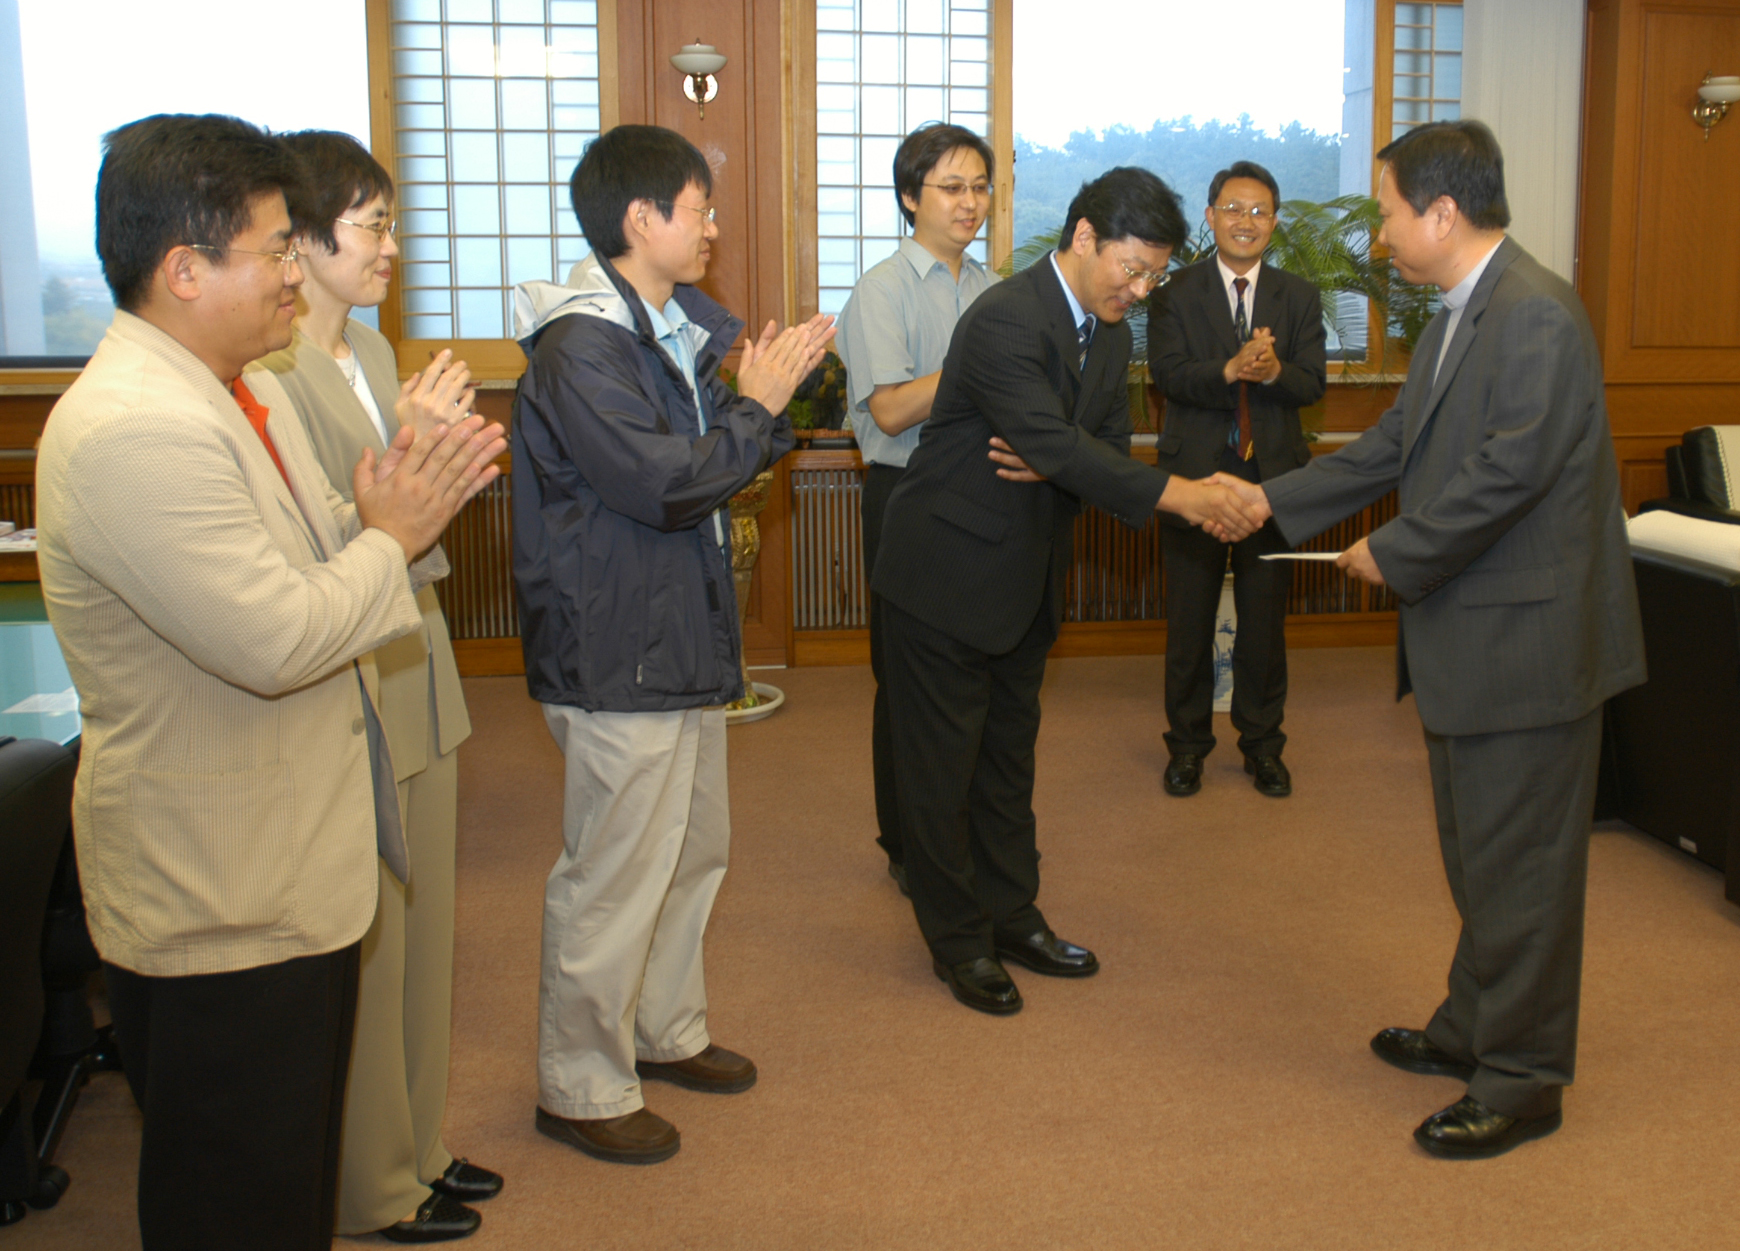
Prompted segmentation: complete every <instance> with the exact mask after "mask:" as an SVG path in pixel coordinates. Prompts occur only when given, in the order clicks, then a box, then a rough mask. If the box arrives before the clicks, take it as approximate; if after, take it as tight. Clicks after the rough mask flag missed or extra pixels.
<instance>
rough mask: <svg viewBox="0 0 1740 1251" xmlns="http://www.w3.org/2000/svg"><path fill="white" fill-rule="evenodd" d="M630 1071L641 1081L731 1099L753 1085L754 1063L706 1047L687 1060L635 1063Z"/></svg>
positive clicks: (733, 1054) (747, 1059) (641, 1061)
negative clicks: (666, 1083)
mask: <svg viewBox="0 0 1740 1251" xmlns="http://www.w3.org/2000/svg"><path fill="white" fill-rule="evenodd" d="M634 1071H635V1072H636V1073H639V1074H640V1075H641V1078H642V1080H645V1079H647V1078H653V1079H655V1080H657V1081H661V1082H674V1083H676V1084H677V1085H678V1086H682V1087H684V1088H686V1089H688V1090H704V1091H706V1092H707V1093H708V1094H713V1095H734V1094H736V1093H737V1092H738V1091H741V1090H748V1089H749V1088H750V1087H751V1086H753V1085H755V1078H756V1072H755V1061H753V1060H751V1059H750V1058H749V1057H748V1056H740V1055H738V1054H737V1053H736V1052H735V1051H727V1050H725V1048H723V1047H717V1046H714V1045H713V1044H712V1043H708V1044H707V1049H706V1050H705V1051H703V1052H701V1054H699V1055H693V1056H690V1057H689V1058H688V1059H687V1060H669V1061H664V1062H660V1061H656V1060H636V1061H635V1062H634Z"/></svg>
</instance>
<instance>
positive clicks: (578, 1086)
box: [538, 704, 731, 1120]
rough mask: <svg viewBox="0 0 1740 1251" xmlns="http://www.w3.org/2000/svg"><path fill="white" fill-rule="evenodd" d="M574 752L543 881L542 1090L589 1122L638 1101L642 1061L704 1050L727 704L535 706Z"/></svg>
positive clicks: (723, 835) (727, 819)
mask: <svg viewBox="0 0 1740 1251" xmlns="http://www.w3.org/2000/svg"><path fill="white" fill-rule="evenodd" d="M544 720H545V721H546V722H547V723H548V724H549V727H550V733H551V734H552V735H554V736H555V739H556V743H557V745H558V746H560V747H561V748H562V754H563V757H564V758H565V760H566V762H567V774H566V787H565V792H564V796H563V811H562V843H563V846H562V854H561V856H559V857H558V858H557V860H556V867H555V868H553V869H552V870H550V877H549V881H548V883H547V884H546V886H545V888H544V953H543V969H542V978H541V982H540V985H539V988H538V1096H539V1102H540V1103H541V1104H542V1105H543V1107H544V1109H545V1110H546V1111H548V1112H553V1113H555V1114H556V1115H557V1116H566V1117H573V1118H578V1119H581V1120H596V1119H601V1118H604V1117H612V1116H622V1115H624V1114H626V1113H629V1112H633V1111H635V1110H636V1109H637V1108H640V1107H643V1106H644V1101H643V1100H642V1099H641V1093H640V1079H639V1078H638V1077H637V1076H635V1071H634V1062H635V1060H636V1059H637V1058H638V1059H642V1060H663V1061H669V1060H686V1059H688V1058H689V1057H690V1056H693V1055H698V1054H699V1053H700V1052H702V1051H704V1050H706V1048H707V1044H708V1041H709V1039H708V1036H707V988H706V984H705V980H704V978H703V976H702V969H701V939H702V935H703V934H704V933H705V931H706V929H707V918H708V916H709V915H711V913H712V911H713V898H714V896H715V895H717V894H718V892H719V883H720V880H721V879H723V878H724V876H725V862H726V858H727V853H728V850H729V847H730V842H731V806H730V801H729V798H728V795H727V791H726V780H725V713H724V711H723V710H722V709H710V710H702V709H699V708H693V709H688V710H686V711H682V712H583V711H581V710H580V709H578V708H569V707H565V706H563V705H560V704H545V705H544Z"/></svg>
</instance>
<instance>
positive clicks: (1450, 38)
mask: <svg viewBox="0 0 1740 1251" xmlns="http://www.w3.org/2000/svg"><path fill="white" fill-rule="evenodd" d="M1432 7H1433V9H1434V10H1435V12H1434V14H1433V16H1434V17H1435V19H1436V20H1435V21H1434V22H1433V27H1434V31H1433V37H1432V46H1433V47H1434V48H1436V49H1437V50H1438V51H1439V52H1460V51H1462V6H1461V5H1459V4H1438V5H1433V6H1432Z"/></svg>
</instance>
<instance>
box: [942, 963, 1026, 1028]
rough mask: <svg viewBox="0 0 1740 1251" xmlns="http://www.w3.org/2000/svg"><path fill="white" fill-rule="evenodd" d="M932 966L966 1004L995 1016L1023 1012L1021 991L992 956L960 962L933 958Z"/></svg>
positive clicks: (956, 996)
mask: <svg viewBox="0 0 1740 1251" xmlns="http://www.w3.org/2000/svg"><path fill="white" fill-rule="evenodd" d="M930 965H931V968H933V969H935V970H936V975H937V976H938V977H940V978H941V979H942V980H943V981H945V982H947V983H948V987H949V989H950V990H951V991H953V992H954V995H955V998H956V999H959V1000H960V1001H961V1002H962V1003H964V1004H966V1005H967V1007H969V1008H977V1009H978V1010H979V1011H980V1012H989V1013H991V1014H992V1015H994V1016H1007V1015H1008V1014H1009V1013H1011V1012H1019V1011H1021V991H1020V990H1019V989H1017V988H1016V985H1015V983H1014V982H1013V981H1011V980H1010V979H1009V974H1008V973H1006V972H1004V970H1003V966H1002V965H1000V964H998V963H997V962H996V961H995V960H993V959H991V958H990V957H989V956H980V957H979V958H978V959H977V960H966V961H963V962H962V963H960V964H944V963H943V962H942V961H941V960H938V959H935V958H934V957H933V958H932V960H931V962H930Z"/></svg>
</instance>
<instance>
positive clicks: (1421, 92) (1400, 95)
mask: <svg viewBox="0 0 1740 1251" xmlns="http://www.w3.org/2000/svg"><path fill="white" fill-rule="evenodd" d="M1395 94H1396V98H1397V99H1398V100H1430V99H1431V98H1432V80H1431V79H1430V78H1429V77H1415V76H1414V75H1411V74H1397V75H1396V92H1395Z"/></svg>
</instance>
